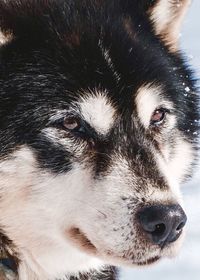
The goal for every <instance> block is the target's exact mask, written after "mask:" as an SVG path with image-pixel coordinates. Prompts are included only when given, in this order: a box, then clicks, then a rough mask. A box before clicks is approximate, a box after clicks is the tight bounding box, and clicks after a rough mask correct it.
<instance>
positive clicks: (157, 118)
mask: <svg viewBox="0 0 200 280" xmlns="http://www.w3.org/2000/svg"><path fill="white" fill-rule="evenodd" d="M166 113H167V110H165V109H164V108H160V109H156V110H155V111H154V113H153V115H152V117H151V125H156V126H157V125H161V124H162V123H163V121H164V120H165V116H166Z"/></svg>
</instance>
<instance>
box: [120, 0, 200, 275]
mask: <svg viewBox="0 0 200 280" xmlns="http://www.w3.org/2000/svg"><path fill="white" fill-rule="evenodd" d="M181 44H182V49H183V50H184V51H185V52H186V54H187V56H188V59H189V61H190V64H192V65H193V66H194V68H195V69H196V75H197V77H200V0H193V4H192V7H191V9H190V11H189V14H188V16H187V18H186V20H185V22H184V26H183V30H182V35H181ZM196 173H197V174H196V176H194V179H193V180H192V181H191V182H190V183H188V184H187V185H185V186H183V193H184V201H185V209H186V212H187V216H188V223H187V237H186V240H185V243H184V246H183V248H182V251H181V254H180V255H179V256H178V257H177V258H176V259H172V260H163V261H161V262H160V263H159V264H157V265H155V266H152V267H150V268H142V269H141V268H140V269H126V270H124V271H123V272H122V275H121V279H122V280H132V279H133V280H160V279H161V280H190V279H191V280H200V168H199V169H198V170H197V172H196Z"/></svg>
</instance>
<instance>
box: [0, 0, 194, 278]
mask: <svg viewBox="0 0 200 280" xmlns="http://www.w3.org/2000/svg"><path fill="white" fill-rule="evenodd" d="M189 2H190V1H189V0H177V1H176V0H175V1H170V0H155V1H150V0H141V1H138V0H109V1H104V0H57V1H56V0H37V1H36V0H16V1H11V0H1V1H0V27H1V31H2V37H1V42H2V46H1V49H0V98H1V103H0V142H1V147H0V228H1V231H2V233H3V234H4V235H5V236H7V238H8V239H9V240H11V241H12V243H13V245H14V248H16V251H17V256H18V259H19V266H18V274H19V279H20V280H25V279H29V280H33V279H42V280H45V279H58V278H60V279H77V278H78V279H79V278H81V279H115V278H116V274H115V272H114V270H113V269H112V268H107V265H117V266H118V265H119V266H120V265H129V266H132V265H145V264H150V263H152V262H155V261H156V260H158V259H160V258H161V257H163V256H167V257H170V256H173V255H174V254H175V253H176V252H177V250H178V248H179V247H180V244H181V240H182V238H179V239H178V240H177V241H176V242H174V243H172V244H171V245H168V246H166V247H164V248H162V249H161V248H160V247H159V246H158V245H155V244H152V243H151V242H150V240H149V239H148V238H146V236H145V234H144V233H143V231H142V230H141V228H140V226H139V223H138V221H137V219H136V213H137V212H138V211H139V210H140V209H142V207H144V206H147V205H153V204H161V205H162V204H164V205H165V204H177V203H181V195H180V191H179V184H180V183H181V182H182V181H184V180H185V179H186V178H187V177H188V176H190V174H191V172H192V169H193V165H194V163H195V159H196V156H195V153H196V148H197V143H196V142H197V141H196V140H197V134H198V133H197V131H198V118H199V116H198V108H197V107H198V106H197V104H198V100H197V93H196V88H195V86H194V82H193V80H192V75H191V71H190V70H189V69H188V67H187V66H186V63H185V61H184V59H183V55H181V54H180V52H179V51H178V33H179V30H180V23H181V21H182V18H183V16H184V14H185V12H186V9H187V7H188V5H189ZM159 108H162V109H164V110H165V116H164V121H163V122H162V124H161V125H153V123H152V122H151V119H152V115H153V114H154V112H155V110H157V109H159ZM69 118H71V119H70V120H71V122H72V123H71V125H72V126H73V125H74V122H75V124H76V121H77V122H79V130H78V131H77V130H73V129H69V127H68V124H67V127H66V123H65V121H69V122H70V120H69ZM78 120H79V121H78ZM182 236H183V235H182ZM95 271H97V272H95ZM101 271H102V273H101ZM98 275H99V276H98ZM76 277H77V278H76Z"/></svg>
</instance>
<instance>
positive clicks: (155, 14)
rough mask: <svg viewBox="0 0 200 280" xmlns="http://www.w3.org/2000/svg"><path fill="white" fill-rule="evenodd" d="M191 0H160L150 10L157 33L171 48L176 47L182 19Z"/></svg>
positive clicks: (174, 48)
mask: <svg viewBox="0 0 200 280" xmlns="http://www.w3.org/2000/svg"><path fill="white" fill-rule="evenodd" d="M190 4H191V0H176V3H175V1H170V0H160V1H159V2H158V3H157V5H156V6H155V8H154V9H153V10H151V20H152V22H153V23H154V26H155V31H156V34H157V35H161V36H162V38H163V39H164V40H165V42H167V43H168V44H170V45H171V46H170V47H171V49H172V50H176V49H177V47H178V39H179V32H180V29H181V24H182V21H183V19H184V17H185V14H186V11H187V10H188V7H189V5H190Z"/></svg>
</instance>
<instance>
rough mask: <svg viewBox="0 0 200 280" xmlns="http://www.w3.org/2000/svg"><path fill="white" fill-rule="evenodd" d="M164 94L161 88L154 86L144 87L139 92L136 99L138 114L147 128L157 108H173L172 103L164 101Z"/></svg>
mask: <svg viewBox="0 0 200 280" xmlns="http://www.w3.org/2000/svg"><path fill="white" fill-rule="evenodd" d="M162 92H163V89H162V87H161V86H154V85H152V84H148V85H145V86H142V87H140V88H139V89H138V91H137V96H136V98H135V104H136V108H137V114H138V117H139V119H140V121H141V123H142V124H143V125H144V127H145V128H148V127H149V124H150V120H151V116H152V114H153V112H154V111H155V110H156V109H157V108H159V107H166V108H167V109H172V108H173V106H172V104H171V102H170V101H168V100H166V99H164V97H163V95H162Z"/></svg>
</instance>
